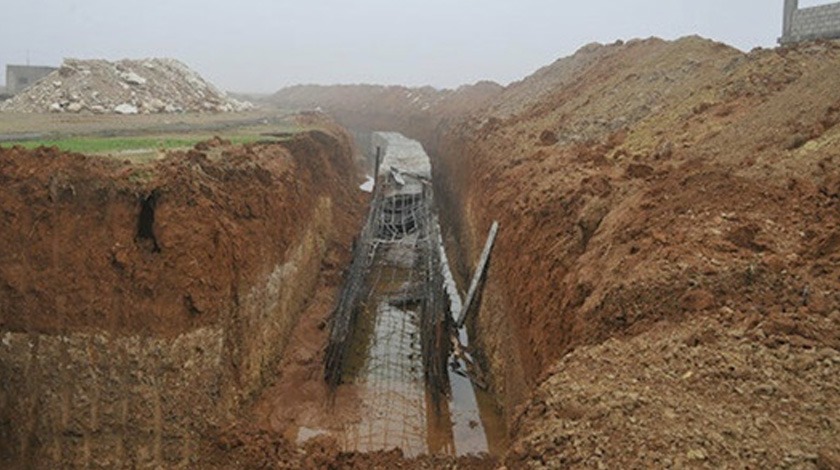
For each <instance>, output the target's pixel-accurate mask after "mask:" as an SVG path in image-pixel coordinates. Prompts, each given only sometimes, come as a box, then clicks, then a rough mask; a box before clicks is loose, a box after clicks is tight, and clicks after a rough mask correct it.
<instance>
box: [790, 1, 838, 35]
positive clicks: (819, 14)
mask: <svg viewBox="0 0 840 470" xmlns="http://www.w3.org/2000/svg"><path fill="white" fill-rule="evenodd" d="M833 38H840V2H837V3H831V4H828V5H819V6H815V7H810V8H799V2H798V0H786V1H785V12H784V24H783V30H782V37H781V38H780V39H779V42H780V43H781V44H790V43H795V42H800V41H807V40H811V39H833Z"/></svg>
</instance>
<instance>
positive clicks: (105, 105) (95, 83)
mask: <svg viewBox="0 0 840 470" xmlns="http://www.w3.org/2000/svg"><path fill="white" fill-rule="evenodd" d="M252 107H253V105H251V104H250V103H247V102H242V101H238V100H235V99H233V98H231V97H229V96H227V94H225V93H224V92H223V91H220V90H219V89H218V88H216V87H215V86H213V85H212V84H211V83H209V82H207V81H206V80H204V79H203V78H201V76H200V75H198V74H197V73H196V72H195V71H193V70H191V69H190V68H189V67H187V66H186V65H184V64H183V63H181V62H179V61H177V60H174V59H144V60H121V61H118V62H108V61H105V60H78V59H65V60H64V63H63V64H62V66H61V68H59V69H58V70H56V71H55V72H53V73H51V74H49V75H47V76H46V77H44V78H43V79H41V80H39V81H38V82H37V83H35V84H34V85H32V86H31V87H29V88H27V89H26V90H24V91H23V92H21V93H20V94H18V95H17V96H15V97H14V98H12V99H10V100H8V101H5V102H3V103H0V111H9V112H23V113H47V112H50V113H93V114H107V113H116V114H151V113H185V112H198V113H224V112H238V111H246V110H248V109H251V108H252Z"/></svg>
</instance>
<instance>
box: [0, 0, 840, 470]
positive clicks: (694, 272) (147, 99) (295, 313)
mask: <svg viewBox="0 0 840 470" xmlns="http://www.w3.org/2000/svg"><path fill="white" fill-rule="evenodd" d="M837 37H840V3H838V4H830V5H821V6H809V7H804V8H800V7H799V4H798V2H796V1H787V2H785V5H784V24H783V25H782V35H781V36H780V37H779V43H780V45H779V46H778V47H772V48H756V49H753V50H751V51H749V52H744V51H741V50H739V49H736V48H734V47H731V46H729V45H727V44H724V43H721V42H717V41H714V40H711V39H706V38H702V37H699V36H687V37H683V38H680V39H675V40H664V39H659V38H649V39H633V40H628V41H626V42H625V41H617V42H614V43H610V44H589V45H586V46H583V47H582V48H580V49H579V50H578V51H577V52H575V53H574V54H572V55H570V56H568V57H563V58H560V59H557V60H556V61H555V62H553V63H551V64H549V65H546V66H544V67H542V68H540V69H539V70H536V71H534V72H533V73H531V74H530V75H527V76H525V77H524V78H522V79H521V80H519V81H516V82H513V83H511V84H509V85H507V86H503V85H500V84H497V83H494V82H491V81H480V82H477V83H475V84H472V85H464V86H461V87H458V88H455V89H437V88H432V87H407V86H396V85H395V86H379V85H330V86H324V85H297V86H291V87H286V88H283V89H280V90H279V91H277V92H276V93H274V94H272V95H270V96H263V97H258V98H257V99H251V100H250V101H248V99H247V97H246V96H240V95H236V96H235V97H234V96H232V95H230V94H228V93H226V92H224V91H221V90H220V89H219V88H218V87H216V86H215V85H213V84H212V83H210V82H209V81H208V80H206V79H205V78H203V77H202V76H201V75H199V74H198V73H197V72H195V71H193V70H192V69H190V68H189V67H188V66H187V65H186V64H184V63H183V62H181V61H179V60H175V59H168V58H147V59H136V60H120V61H113V62H111V61H106V60H101V59H95V60H93V59H92V60H88V59H67V60H65V61H64V62H63V64H61V65H60V66H57V67H36V68H34V69H28V68H26V67H24V66H14V68H11V69H10V72H9V73H10V74H11V75H9V76H12V77H14V78H13V79H11V80H7V91H8V92H10V93H9V97H8V99H7V100H5V101H2V102H0V468H10V469H25V468H201V469H206V468H209V469H214V468H218V469H228V468H282V469H287V468H288V469H297V468H307V469H308V468H312V469H321V468H336V469H339V468H359V469H362V468H383V469H390V468H412V469H413V468H417V469H431V468H453V469H454V468H459V469H484V468H505V469H519V468H552V469H554V468H790V469H820V470H823V469H838V468H840V373H838V372H840V166H838V164H840V88H838V87H837V86H836V77H837V73H838V71H840V40H837V39H836V38H837ZM33 74H34V75H33ZM30 78H31V83H30ZM9 82H11V83H14V84H15V85H16V86H15V87H9V86H8V85H9ZM17 85H20V86H21V88H17ZM24 85H26V86H24Z"/></svg>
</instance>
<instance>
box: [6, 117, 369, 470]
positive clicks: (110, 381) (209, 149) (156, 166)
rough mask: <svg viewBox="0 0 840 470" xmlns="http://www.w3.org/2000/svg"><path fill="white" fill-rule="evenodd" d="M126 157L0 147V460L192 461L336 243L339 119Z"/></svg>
mask: <svg viewBox="0 0 840 470" xmlns="http://www.w3.org/2000/svg"><path fill="white" fill-rule="evenodd" d="M301 119H302V120H301V121H300V122H299V124H300V126H301V127H302V128H306V129H311V130H308V131H305V132H300V133H298V134H294V135H291V136H289V137H288V140H286V141H284V142H272V143H258V144H249V145H245V146H234V145H230V143H229V142H225V141H223V140H221V139H213V140H211V141H208V142H204V143H202V144H199V145H197V146H196V148H195V149H193V150H190V151H188V152H173V153H170V154H169V155H168V156H167V157H166V158H164V159H163V160H158V161H155V162H152V163H148V164H132V163H131V162H128V161H121V160H118V159H114V158H110V157H91V156H84V155H79V154H68V153H63V152H60V151H58V150H56V149H49V148H41V149H37V150H32V151H29V150H25V149H22V148H20V147H15V148H12V149H8V148H0V185H2V187H3V188H4V191H2V192H0V208H2V210H1V211H0V246H3V247H4V249H3V250H0V339H2V341H0V462H4V463H3V465H4V466H14V465H22V466H35V467H55V466H79V467H82V466H100V467H116V466H131V467H156V466H174V465H182V466H191V465H194V464H195V462H196V461H197V460H198V459H200V458H202V457H201V455H200V454H198V453H197V452H198V449H199V448H200V447H201V445H202V443H204V442H206V441H207V440H209V439H212V436H211V431H212V430H213V429H216V428H218V427H224V426H225V424H226V423H229V422H230V421H231V420H232V419H233V417H235V416H238V415H239V414H240V413H241V412H242V411H243V409H244V408H245V405H247V404H248V403H249V401H250V400H251V398H252V397H253V396H254V395H255V394H256V393H258V392H259V391H261V390H262V388H263V387H264V385H265V384H266V383H267V382H268V380H269V379H270V378H271V377H273V374H274V365H276V364H277V363H278V362H279V361H280V360H281V359H282V357H283V354H284V351H285V347H286V344H287V343H288V341H289V337H290V335H291V331H292V330H293V328H294V326H295V324H296V323H297V320H298V319H299V317H300V315H301V313H302V312H303V311H304V310H305V308H306V306H307V305H308V303H309V299H310V295H311V293H312V292H313V291H314V290H315V289H316V287H317V286H318V285H320V283H322V282H323V279H322V276H321V272H322V264H323V263H332V264H339V265H340V264H341V263H342V260H343V259H344V258H345V257H349V251H350V245H351V240H352V236H353V234H354V233H355V232H356V231H357V229H358V226H359V223H360V221H361V215H362V214H361V211H362V199H361V195H362V193H361V191H358V189H357V188H356V186H357V182H356V178H355V175H356V168H355V167H354V165H353V161H352V149H351V147H350V141H349V139H348V137H347V135H346V134H345V133H344V132H343V131H342V130H341V129H340V128H338V127H337V126H336V125H334V124H332V123H330V122H325V121H323V120H320V119H318V118H316V117H314V116H307V117H302V118H301Z"/></svg>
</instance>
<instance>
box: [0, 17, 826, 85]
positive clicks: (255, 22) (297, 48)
mask: <svg viewBox="0 0 840 470" xmlns="http://www.w3.org/2000/svg"><path fill="white" fill-rule="evenodd" d="M823 3H831V2H830V1H819V0H811V1H809V0H802V1H801V2H800V5H801V6H809V5H817V4H823ZM782 4H783V0H620V1H619V0H582V1H579V2H575V1H567V0H294V1H287V0H22V1H15V2H11V1H9V2H8V3H7V4H6V5H3V6H2V8H0V11H2V17H3V21H2V24H0V67H3V68H4V69H5V64H7V63H13V64H24V63H26V61H27V51H28V54H29V58H30V62H31V63H32V64H33V65H36V64H37V65H58V64H59V63H60V62H61V59H62V58H64V57H76V58H106V59H121V58H141V57H174V58H177V59H180V60H182V61H184V62H186V63H187V64H188V65H189V66H191V67H192V68H194V69H196V70H197V71H198V72H199V73H201V74H202V75H204V76H205V77H206V78H208V79H209V80H211V81H212V82H214V83H216V84H217V85H218V86H220V87H221V88H224V89H226V90H233V91H251V92H273V91H276V90H277V89H279V88H281V87H283V86H287V85H292V84H298V83H320V84H333V83H378V84H402V85H411V86H414V85H425V84H430V85H433V86H437V87H454V86H457V85H460V84H463V83H472V82H475V81H477V80H481V79H491V80H495V81H497V82H500V83H502V84H507V83H508V82H510V81H513V80H518V79H521V78H523V77H525V76H526V75H528V74H530V73H531V72H533V71H534V70H536V69H537V68H539V67H541V66H543V65H546V64H548V63H550V62H553V61H554V60H555V59H557V58H559V57H563V56H567V55H569V54H571V53H573V52H574V51H575V50H577V49H578V48H579V47H581V46H583V45H585V44H587V43H590V42H593V41H597V42H602V43H609V42H613V41H615V40H616V39H632V38H637V37H649V36H659V37H663V38H667V39H673V38H677V37H680V36H685V35H689V34H699V35H701V36H704V37H708V38H711V39H715V40H718V41H722V42H725V43H728V44H731V45H733V46H736V47H738V48H740V49H743V50H749V49H752V48H753V47H756V46H762V47H773V46H774V45H775V41H776V38H777V37H778V36H779V35H780V32H781V21H782V20H781V16H782ZM3 75H4V74H3ZM0 80H3V81H5V80H4V79H0Z"/></svg>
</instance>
